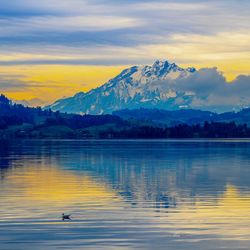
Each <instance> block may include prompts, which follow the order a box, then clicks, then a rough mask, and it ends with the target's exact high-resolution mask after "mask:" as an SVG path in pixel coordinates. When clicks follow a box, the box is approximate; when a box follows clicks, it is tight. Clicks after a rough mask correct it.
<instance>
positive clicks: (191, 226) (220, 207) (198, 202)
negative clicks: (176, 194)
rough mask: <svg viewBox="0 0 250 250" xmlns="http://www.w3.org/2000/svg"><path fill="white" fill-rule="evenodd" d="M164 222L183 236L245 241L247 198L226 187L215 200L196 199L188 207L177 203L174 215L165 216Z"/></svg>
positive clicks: (249, 235)
mask: <svg viewBox="0 0 250 250" xmlns="http://www.w3.org/2000/svg"><path fill="white" fill-rule="evenodd" d="M168 221H169V222H171V224H172V227H173V228H179V229H180V230H185V232H186V233H192V234H214V235H218V236H227V237H228V236H229V237H233V236H235V237H237V238H238V239H240V238H239V236H240V237H241V239H242V240H249V239H250V230H249V229H250V196H249V193H248V194H242V193H240V192H239V191H238V190H237V188H235V187H234V186H231V185H228V186H227V187H226V190H225V192H224V193H223V194H221V195H220V196H218V197H197V198H195V200H194V202H193V203H192V204H188V203H185V202H182V203H180V204H179V206H178V208H177V213H168ZM165 226H166V225H165ZM167 227H169V225H167ZM180 233H181V231H180Z"/></svg>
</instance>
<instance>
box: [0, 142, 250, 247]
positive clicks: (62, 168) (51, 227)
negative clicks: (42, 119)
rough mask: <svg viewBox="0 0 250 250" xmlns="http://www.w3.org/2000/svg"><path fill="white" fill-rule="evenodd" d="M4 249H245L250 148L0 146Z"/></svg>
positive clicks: (248, 243)
mask: <svg viewBox="0 0 250 250" xmlns="http://www.w3.org/2000/svg"><path fill="white" fill-rule="evenodd" d="M63 212H64V213H70V214H72V220H71V221H62V220H61V214H62V213H63ZM0 249H1V250H4V249H6V250H7V249H8V250H17V249H18V250H22V249H25V250H29V249H32V250H36V249H41V250H44V249H46V250H47V249H108V250H110V249H111V250H112V249H118V250H119V249H171V250H172V249H176V250H182V249H183V250H184V249H185V250H189V249H190V250H196V249H197V250H198V249H199V250H203V249H204V250H208V249H209V250H210V249H211V250H212V249H213V250H214V249H233V250H237V249H248V250H249V249H250V141H240V140H238V141H237V140H233V141H73V140H72V141H60V140H58V141H57V140H54V141H28V140H27V141H16V142H1V145H0Z"/></svg>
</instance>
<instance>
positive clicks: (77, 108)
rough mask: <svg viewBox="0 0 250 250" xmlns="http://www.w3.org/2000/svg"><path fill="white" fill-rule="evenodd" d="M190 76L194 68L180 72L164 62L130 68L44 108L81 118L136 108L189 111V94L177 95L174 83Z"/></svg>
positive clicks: (181, 93) (192, 96) (175, 66)
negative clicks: (99, 84)
mask: <svg viewBox="0 0 250 250" xmlns="http://www.w3.org/2000/svg"><path fill="white" fill-rule="evenodd" d="M194 72H196V69H195V68H186V69H184V68H181V67H179V66H177V65H176V64H175V63H169V62H168V61H156V62H155V63H154V64H153V65H152V66H134V67H131V68H128V69H125V70H124V71H122V72H121V73H120V74H119V75H118V76H117V77H115V78H113V79H111V80H109V81H108V82H107V83H105V84H104V85H102V86H101V87H99V88H96V89H92V90H91V91H89V92H87V93H83V92H80V93H77V94H76V95H75V96H73V97H70V98H65V99H60V100H58V101H56V102H55V103H54V104H52V105H50V106H48V107H46V108H51V109H52V110H53V111H57V110H59V111H62V112H68V113H81V114H103V113H112V112H113V111H116V110H120V109H136V108H161V109H168V110H176V109H179V108H183V107H185V108H189V107H190V104H191V102H192V100H193V98H194V95H193V93H190V92H187V91H185V92H184V91H177V90H176V89H175V86H174V83H175V82H176V81H177V80H180V79H184V78H187V77H189V76H190V75H192V74H193V73H194Z"/></svg>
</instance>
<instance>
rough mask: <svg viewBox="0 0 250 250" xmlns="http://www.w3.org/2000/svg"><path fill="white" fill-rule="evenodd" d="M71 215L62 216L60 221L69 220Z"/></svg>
mask: <svg viewBox="0 0 250 250" xmlns="http://www.w3.org/2000/svg"><path fill="white" fill-rule="evenodd" d="M70 216H71V214H64V213H63V214H62V220H71V218H70Z"/></svg>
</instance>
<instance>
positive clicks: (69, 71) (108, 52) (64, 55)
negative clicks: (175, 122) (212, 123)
mask: <svg viewBox="0 0 250 250" xmlns="http://www.w3.org/2000/svg"><path fill="white" fill-rule="evenodd" d="M145 39H148V40H149V39H150V38H145ZM155 39H156V40H158V43H155V44H149V45H139V46H136V47H119V46H113V47H112V46H101V47H100V46H99V47H96V48H94V47H90V48H72V47H69V48H67V47H52V48H45V49H44V54H39V53H38V54H37V53H35V52H34V53H32V52H30V51H26V53H25V52H22V53H19V52H17V53H15V51H14V52H12V53H9V52H6V51H2V52H1V62H2V63H3V62H5V61H6V62H15V61H31V62H32V60H35V61H36V60H38V61H39V60H44V61H46V60H47V61H50V60H52V61H53V60H59V61H60V60H69V61H72V62H73V61H74V60H80V61H81V60H83V61H84V60H93V61H95V60H104V59H105V60H110V62H112V60H120V61H121V60H122V59H125V60H127V61H131V62H132V61H135V60H136V61H141V62H144V63H145V64H146V63H150V62H151V63H152V62H153V61H154V60H156V59H163V60H165V59H167V60H170V61H171V62H176V63H177V64H179V65H180V66H182V67H188V66H194V67H196V68H198V69H199V68H202V67H215V66H216V67H218V69H219V70H220V71H223V72H224V73H225V76H226V78H227V79H228V80H233V79H234V78H235V77H236V76H237V75H239V74H246V75H248V74H250V34H249V31H238V32H223V33H218V34H215V35H197V34H196V35H195V34H193V35H192V34H186V35H185V34H175V35H172V36H171V37H170V38H164V37H160V38H155ZM126 67H128V65H120V66H91V65H30V66H28V65H27V66H25V65H12V66H1V67H0V76H1V74H9V75H11V74H13V75H22V76H20V78H19V79H20V80H22V81H24V82H27V85H26V86H25V87H23V88H19V89H17V88H13V89H11V88H7V89H6V88H5V89H4V88H3V89H0V92H1V93H4V94H6V95H8V96H9V97H10V98H14V99H32V98H36V97H38V98H40V99H43V100H45V101H47V102H48V103H51V102H53V101H55V100H56V99H58V98H62V97H64V96H71V95H74V94H75V93H77V92H80V91H88V90H90V89H92V88H95V87H98V86H100V85H102V84H103V83H105V82H106V81H108V80H109V79H110V78H112V77H114V76H116V75H117V74H119V73H120V71H121V70H123V69H124V68H126ZM16 80H18V79H16ZM0 87H1V85H0Z"/></svg>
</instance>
